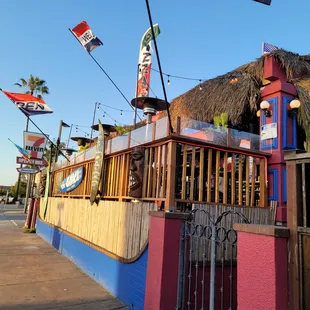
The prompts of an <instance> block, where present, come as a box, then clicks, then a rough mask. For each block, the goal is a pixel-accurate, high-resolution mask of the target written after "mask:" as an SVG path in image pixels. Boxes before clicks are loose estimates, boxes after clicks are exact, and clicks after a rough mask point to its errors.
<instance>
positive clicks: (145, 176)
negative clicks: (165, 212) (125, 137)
mask: <svg viewBox="0 0 310 310" xmlns="http://www.w3.org/2000/svg"><path fill="white" fill-rule="evenodd" d="M149 154H150V150H149V149H148V148H147V149H146V150H145V158H144V169H143V186H142V197H146V196H147V185H148V170H149Z"/></svg>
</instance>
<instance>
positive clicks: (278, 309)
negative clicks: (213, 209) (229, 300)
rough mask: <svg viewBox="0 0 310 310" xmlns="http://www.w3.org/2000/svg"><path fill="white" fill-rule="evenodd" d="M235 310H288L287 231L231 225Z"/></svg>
mask: <svg viewBox="0 0 310 310" xmlns="http://www.w3.org/2000/svg"><path fill="white" fill-rule="evenodd" d="M234 229H236V230H237V231H238V253H237V304H238V310H249V309H251V310H262V309H266V310H267V309H268V310H287V309H288V237H289V229H288V228H286V227H279V226H267V225H266V226H264V225H248V224H235V225H234Z"/></svg>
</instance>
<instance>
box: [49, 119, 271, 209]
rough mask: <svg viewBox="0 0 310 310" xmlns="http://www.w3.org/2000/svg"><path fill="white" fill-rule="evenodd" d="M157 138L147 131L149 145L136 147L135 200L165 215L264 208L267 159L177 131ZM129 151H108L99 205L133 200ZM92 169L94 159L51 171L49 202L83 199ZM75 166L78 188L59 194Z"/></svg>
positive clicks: (261, 155)
mask: <svg viewBox="0 0 310 310" xmlns="http://www.w3.org/2000/svg"><path fill="white" fill-rule="evenodd" d="M153 128H156V126H155V125H154V126H153ZM178 128H180V127H178ZM163 136H164V135H161V136H160V137H159V139H156V132H155V131H154V129H152V138H151V139H150V141H149V142H146V143H143V144H142V145H141V144H140V145H141V146H143V147H144V148H145V157H144V176H143V190H142V197H141V198H140V199H139V200H142V201H154V202H157V203H158V204H162V206H163V205H164V207H165V209H166V210H169V208H170V207H177V208H181V209H186V208H187V207H190V204H192V203H215V204H224V205H225V204H229V205H239V206H250V207H253V206H259V207H267V184H266V175H267V172H266V171H267V157H268V156H269V154H268V153H263V152H259V151H253V150H248V149H243V148H240V147H228V146H224V145H222V146H219V145H215V144H213V143H210V142H208V141H202V140H201V139H196V138H192V137H187V136H183V135H181V134H180V130H178V131H177V133H175V134H172V135H169V136H166V137H163ZM130 139H131V138H130V136H129V137H128V141H130ZM109 143H110V142H109ZM112 143H113V142H112ZM129 145H130V143H128V146H129ZM134 145H135V144H134V143H133V145H132V146H131V147H127V148H126V149H121V150H119V151H115V152H111V150H112V148H111V145H110V147H109V154H106V155H105V163H104V169H103V177H102V182H101V183H102V184H101V186H100V188H101V193H102V199H109V200H118V201H130V200H132V199H133V198H132V197H129V196H128V188H129V166H130V153H131V151H132V149H133V147H134ZM114 150H115V148H114ZM93 165H94V159H87V160H86V161H84V162H77V163H75V164H73V165H71V166H66V167H59V168H56V169H55V172H54V184H53V196H54V197H72V198H73V197H76V198H80V197H82V198H88V197H89V196H90V190H91V178H92V170H93ZM80 166H84V167H85V170H84V179H83V181H82V183H81V185H80V186H79V187H77V188H76V189H75V190H73V191H72V192H69V193H66V194H63V193H60V192H59V189H58V188H59V185H60V183H61V181H62V180H63V179H64V178H65V177H67V176H68V175H69V174H70V173H72V172H73V171H74V170H75V169H77V168H78V167H80Z"/></svg>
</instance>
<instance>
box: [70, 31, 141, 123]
mask: <svg viewBox="0 0 310 310" xmlns="http://www.w3.org/2000/svg"><path fill="white" fill-rule="evenodd" d="M69 31H70V32H71V34H72V35H73V36H74V37H75V39H76V40H77V41H78V42H79V43H80V41H79V39H78V38H77V37H76V36H75V35H74V33H73V32H72V30H71V29H70V28H69ZM80 44H81V43H80ZM87 54H88V55H89V57H90V58H91V59H92V60H93V61H94V62H95V63H96V65H97V66H98V67H99V68H100V70H101V71H102V72H103V73H104V74H105V75H106V77H107V78H108V79H109V80H110V82H111V83H112V84H113V85H114V87H115V88H116V89H117V90H118V92H119V93H120V94H121V95H122V97H123V98H124V99H125V100H126V102H127V103H128V105H129V106H130V107H131V109H132V110H133V111H134V110H135V109H134V107H133V106H132V105H131V104H130V102H129V100H128V99H127V98H126V96H125V95H124V93H123V92H122V91H121V90H120V88H119V87H118V86H117V85H116V83H115V82H114V81H113V79H112V78H111V77H110V75H109V74H108V73H107V72H106V71H105V70H104V69H103V68H102V67H101V65H100V64H99V62H98V61H97V60H96V59H95V57H94V56H93V55H92V54H91V53H90V52H87ZM138 116H139V115H138ZM139 118H140V116H139ZM140 120H141V118H140Z"/></svg>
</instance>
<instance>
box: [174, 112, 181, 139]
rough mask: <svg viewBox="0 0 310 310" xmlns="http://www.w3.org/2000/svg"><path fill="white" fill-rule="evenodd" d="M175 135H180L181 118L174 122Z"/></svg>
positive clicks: (178, 117)
mask: <svg viewBox="0 0 310 310" xmlns="http://www.w3.org/2000/svg"><path fill="white" fill-rule="evenodd" d="M175 133H176V134H177V135H180V134H181V117H180V116H177V121H176V127H175Z"/></svg>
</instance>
